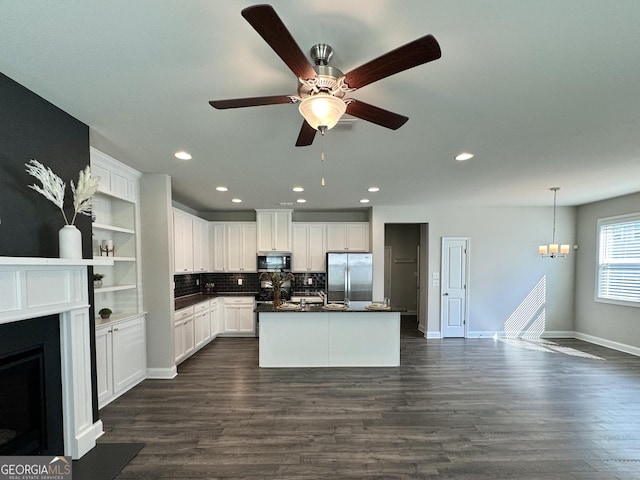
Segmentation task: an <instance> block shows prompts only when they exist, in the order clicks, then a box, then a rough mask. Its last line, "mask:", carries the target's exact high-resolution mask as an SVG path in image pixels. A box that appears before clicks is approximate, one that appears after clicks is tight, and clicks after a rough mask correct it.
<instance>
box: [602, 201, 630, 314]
mask: <svg viewBox="0 0 640 480" xmlns="http://www.w3.org/2000/svg"><path fill="white" fill-rule="evenodd" d="M629 222H634V223H635V222H640V212H636V213H628V214H624V215H616V216H613V217H602V218H598V222H597V232H596V236H597V241H596V244H597V245H596V252H595V253H596V262H595V264H596V265H595V266H596V275H595V292H594V297H595V301H596V302H598V303H608V304H612V305H621V306H626V307H640V299H639V300H638V301H635V300H622V299H618V298H608V297H603V296H601V293H600V291H601V280H600V277H601V268H602V262H601V260H600V254H601V241H602V227H603V226H607V225H615V224H619V223H629ZM635 264H636V262H632V265H635ZM637 265H638V269H640V260H639V261H638V262H637Z"/></svg>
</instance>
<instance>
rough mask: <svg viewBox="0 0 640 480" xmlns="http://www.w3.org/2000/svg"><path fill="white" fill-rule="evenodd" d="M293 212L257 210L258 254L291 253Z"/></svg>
mask: <svg viewBox="0 0 640 480" xmlns="http://www.w3.org/2000/svg"><path fill="white" fill-rule="evenodd" d="M291 218H292V211H291V210H256V224H257V227H258V245H257V246H258V252H290V251H291Z"/></svg>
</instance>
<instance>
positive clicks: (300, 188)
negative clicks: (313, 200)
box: [291, 187, 304, 192]
mask: <svg viewBox="0 0 640 480" xmlns="http://www.w3.org/2000/svg"><path fill="white" fill-rule="evenodd" d="M291 190H293V191H294V192H304V188H302V187H293V188H292V189H291Z"/></svg>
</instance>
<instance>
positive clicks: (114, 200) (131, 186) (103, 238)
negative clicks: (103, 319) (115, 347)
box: [90, 147, 142, 320]
mask: <svg viewBox="0 0 640 480" xmlns="http://www.w3.org/2000/svg"><path fill="white" fill-rule="evenodd" d="M90 155H91V172H92V175H93V176H96V177H99V178H100V186H99V189H98V193H96V195H95V197H94V199H93V208H92V212H93V216H94V218H95V220H94V222H93V223H92V231H93V241H92V245H93V256H94V257H99V256H101V255H102V256H106V255H107V252H106V249H107V248H108V249H109V252H108V256H109V257H113V265H112V266H103V265H100V266H96V267H95V268H94V273H98V274H102V275H104V278H103V279H102V286H101V287H97V288H94V295H95V296H94V298H95V305H94V308H95V313H96V315H97V314H98V312H99V311H100V309H102V308H109V309H111V310H112V311H113V313H112V315H111V318H112V319H114V320H118V319H122V318H126V317H130V316H132V315H136V314H140V313H142V293H141V291H142V289H141V275H140V273H141V269H140V262H139V261H138V259H139V258H140V237H139V232H138V226H139V224H140V209H139V205H138V185H139V179H140V176H141V174H140V172H138V171H136V170H134V169H132V168H130V167H128V166H126V165H124V164H122V163H120V162H119V161H117V160H115V159H113V158H111V157H110V156H108V155H106V154H104V153H102V152H100V151H99V150H96V149H95V148H93V147H91V149H90Z"/></svg>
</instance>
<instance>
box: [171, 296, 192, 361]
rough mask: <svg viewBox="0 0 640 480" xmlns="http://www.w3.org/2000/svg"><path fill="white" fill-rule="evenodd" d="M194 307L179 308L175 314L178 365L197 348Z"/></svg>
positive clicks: (175, 341)
mask: <svg viewBox="0 0 640 480" xmlns="http://www.w3.org/2000/svg"><path fill="white" fill-rule="evenodd" d="M193 321H194V308H193V307H187V308H183V309H181V310H178V311H177V312H175V313H174V316H173V332H174V337H173V339H174V355H175V362H176V365H177V364H178V363H180V362H181V361H182V360H184V359H186V358H187V357H189V356H190V355H191V354H192V353H193V352H194V350H195V330H194V325H193Z"/></svg>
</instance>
